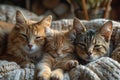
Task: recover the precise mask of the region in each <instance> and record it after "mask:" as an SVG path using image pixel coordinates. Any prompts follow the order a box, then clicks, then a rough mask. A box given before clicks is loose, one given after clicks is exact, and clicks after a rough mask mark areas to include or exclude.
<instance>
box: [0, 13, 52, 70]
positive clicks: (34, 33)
mask: <svg viewBox="0 0 120 80" xmlns="http://www.w3.org/2000/svg"><path fill="white" fill-rule="evenodd" d="M51 19H52V17H51V16H48V17H45V18H43V19H42V20H41V21H39V22H36V21H31V20H27V19H26V18H25V17H24V15H23V14H22V12H20V11H17V12H16V24H15V27H14V28H13V29H12V31H11V32H10V33H9V36H8V45H7V50H6V53H5V54H2V55H1V56H0V59H5V60H8V61H15V62H17V63H18V64H20V66H21V67H30V68H33V67H34V64H33V63H36V62H37V60H40V59H41V56H42V54H41V53H42V47H43V45H44V42H45V32H44V28H45V27H50V25H51Z"/></svg>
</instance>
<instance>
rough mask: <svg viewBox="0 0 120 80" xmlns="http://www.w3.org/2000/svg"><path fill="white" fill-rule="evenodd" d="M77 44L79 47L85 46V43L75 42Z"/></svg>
mask: <svg viewBox="0 0 120 80" xmlns="http://www.w3.org/2000/svg"><path fill="white" fill-rule="evenodd" d="M77 45H78V47H81V48H84V49H85V48H86V45H85V44H83V43H77Z"/></svg>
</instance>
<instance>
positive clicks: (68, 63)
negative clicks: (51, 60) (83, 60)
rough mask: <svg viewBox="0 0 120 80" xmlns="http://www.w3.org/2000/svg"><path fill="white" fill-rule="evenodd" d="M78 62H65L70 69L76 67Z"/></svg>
mask: <svg viewBox="0 0 120 80" xmlns="http://www.w3.org/2000/svg"><path fill="white" fill-rule="evenodd" d="M78 64H79V62H78V61H77V60H70V61H68V62H67V67H68V69H69V70H70V69H72V68H74V67H76V66H77V65H78Z"/></svg>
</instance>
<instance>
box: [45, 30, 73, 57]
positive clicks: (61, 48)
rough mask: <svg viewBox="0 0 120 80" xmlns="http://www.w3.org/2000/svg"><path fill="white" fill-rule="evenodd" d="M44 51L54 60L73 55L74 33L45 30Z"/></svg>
mask: <svg viewBox="0 0 120 80" xmlns="http://www.w3.org/2000/svg"><path fill="white" fill-rule="evenodd" d="M46 36H47V37H46V45H45V48H44V49H45V51H46V52H47V53H49V54H51V55H52V56H53V57H55V58H63V57H65V56H67V55H68V54H71V53H73V51H74V45H73V41H74V39H75V35H74V31H72V30H70V31H56V30H52V29H50V28H46Z"/></svg>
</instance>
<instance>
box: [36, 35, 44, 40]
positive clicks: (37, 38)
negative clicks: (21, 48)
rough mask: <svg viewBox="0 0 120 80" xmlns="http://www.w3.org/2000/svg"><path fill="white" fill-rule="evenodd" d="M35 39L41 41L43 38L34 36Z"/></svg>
mask: <svg viewBox="0 0 120 80" xmlns="http://www.w3.org/2000/svg"><path fill="white" fill-rule="evenodd" d="M35 39H36V40H40V39H43V37H41V36H36V37H35Z"/></svg>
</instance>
